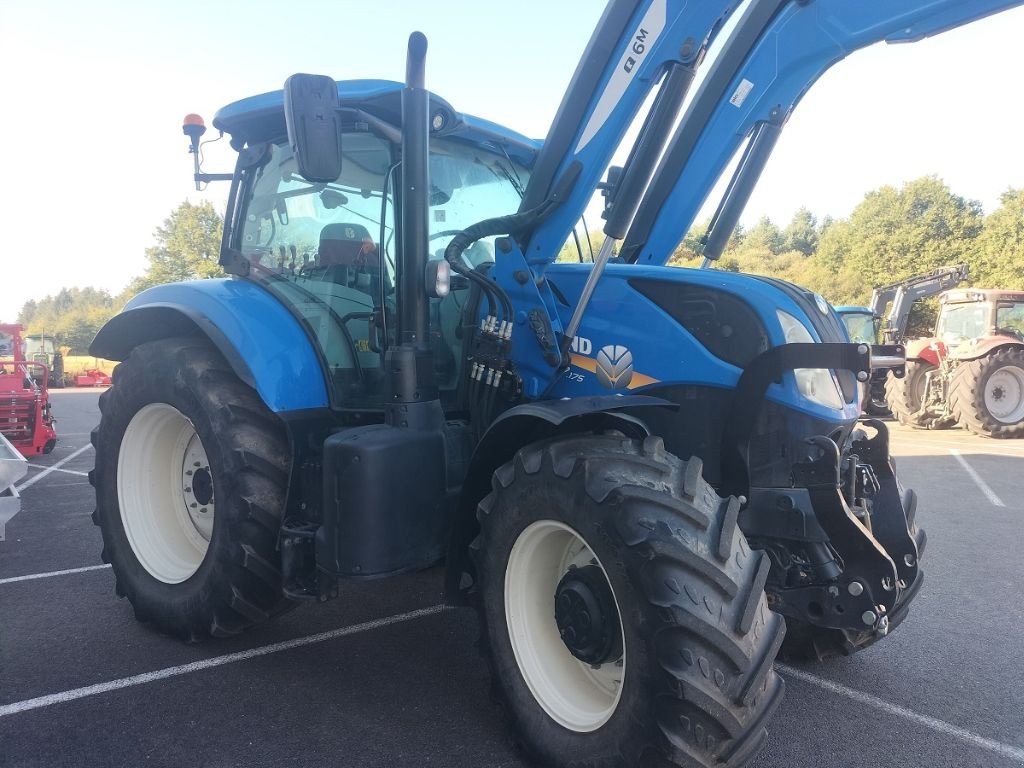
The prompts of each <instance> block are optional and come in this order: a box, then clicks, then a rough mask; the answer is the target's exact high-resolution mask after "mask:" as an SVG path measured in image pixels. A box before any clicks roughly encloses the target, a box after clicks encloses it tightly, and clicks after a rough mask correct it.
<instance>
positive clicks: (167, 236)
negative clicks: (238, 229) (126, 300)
mask: <svg viewBox="0 0 1024 768" xmlns="http://www.w3.org/2000/svg"><path fill="white" fill-rule="evenodd" d="M223 232H224V219H222V218H221V216H220V214H218V213H217V211H215V210H214V208H213V205H211V204H210V203H209V202H203V203H200V204H199V205H192V203H190V202H188V201H187V200H186V201H185V202H183V203H182V204H181V205H179V206H178V207H177V208H176V209H175V210H174V211H173V212H172V213H171V215H170V217H169V218H167V219H165V220H164V223H163V226H162V227H157V229H156V231H155V232H154V233H153V236H154V237H155V238H156V241H157V244H156V245H154V246H152V247H150V248H147V249H146V258H147V259H149V267H148V268H147V269H146V274H145V275H143V276H142V277H140V278H137V279H136V280H135V281H133V283H132V285H131V289H132V291H133V292H138V291H141V290H143V289H144V288H150V287H152V286H154V285H162V284H164V283H174V282H178V281H180V280H200V279H203V278H207V277H222V276H223V275H224V270H222V269H221V267H220V264H218V263H217V260H218V258H219V255H220V240H221V235H222V234H223Z"/></svg>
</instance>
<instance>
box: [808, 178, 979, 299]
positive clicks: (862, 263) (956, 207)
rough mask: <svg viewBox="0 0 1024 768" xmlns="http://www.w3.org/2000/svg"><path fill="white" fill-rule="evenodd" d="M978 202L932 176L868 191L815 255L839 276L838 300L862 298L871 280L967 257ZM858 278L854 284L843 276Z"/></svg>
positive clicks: (873, 282)
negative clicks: (896, 186) (954, 192)
mask: <svg viewBox="0 0 1024 768" xmlns="http://www.w3.org/2000/svg"><path fill="white" fill-rule="evenodd" d="M981 228H982V214H981V206H980V204H979V203H977V202H975V201H973V200H965V199H964V198H962V197H960V196H959V195H955V194H953V193H952V192H951V191H950V190H949V188H948V187H947V186H946V185H945V184H944V183H943V182H942V181H940V180H939V179H937V178H935V177H934V176H925V177H924V178H920V179H916V180H914V181H911V182H908V183H907V184H905V185H903V187H901V188H900V189H896V188H895V187H891V186H885V187H882V188H880V189H877V190H875V191H873V192H869V193H868V194H867V195H866V196H865V197H864V200H863V202H861V203H860V205H858V206H857V207H856V208H855V209H854V210H853V213H852V214H851V215H850V218H849V219H846V220H845V221H837V222H835V223H834V224H833V225H832V226H831V227H829V229H828V231H827V232H825V233H824V234H823V235H822V237H821V241H820V243H819V246H818V250H817V252H816V253H815V255H814V258H815V260H816V261H817V262H818V263H819V264H820V265H822V266H823V267H825V268H826V269H828V270H829V271H831V272H833V273H835V274H837V275H839V276H840V277H839V280H838V282H839V283H840V284H842V285H843V286H844V289H843V292H842V293H840V294H839V295H834V296H830V297H829V298H833V299H834V300H836V301H838V302H840V303H864V302H865V301H866V300H867V299H868V297H869V296H870V294H871V288H872V286H875V285H881V284H884V283H889V282H892V281H894V280H900V279H902V278H905V277H910V276H911V275H914V274H919V273H921V272H926V271H928V270H930V269H933V268H935V267H940V266H944V265H946V264H955V263H958V262H961V261H965V260H969V256H970V253H971V251H972V248H973V241H974V239H975V238H976V237H977V236H978V234H979V233H980V232H981ZM849 275H853V276H856V277H858V278H859V281H857V282H859V285H857V283H856V282H854V283H851V282H850V281H849V280H848V278H847V276H849Z"/></svg>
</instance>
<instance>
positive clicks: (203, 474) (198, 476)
mask: <svg viewBox="0 0 1024 768" xmlns="http://www.w3.org/2000/svg"><path fill="white" fill-rule="evenodd" d="M192 493H193V494H194V495H195V497H196V501H198V502H199V503H200V504H204V505H205V504H209V503H210V502H211V501H213V476H212V475H211V474H210V468H209V467H202V468H201V469H197V470H196V472H195V474H194V475H193V476H192Z"/></svg>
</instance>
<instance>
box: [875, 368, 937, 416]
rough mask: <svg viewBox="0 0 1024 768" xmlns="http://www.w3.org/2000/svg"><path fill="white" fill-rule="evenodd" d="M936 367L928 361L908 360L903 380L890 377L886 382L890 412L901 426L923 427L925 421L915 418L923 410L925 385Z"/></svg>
mask: <svg viewBox="0 0 1024 768" xmlns="http://www.w3.org/2000/svg"><path fill="white" fill-rule="evenodd" d="M935 369H936V366H935V365H933V364H932V363H929V362H928V361H926V360H907V365H906V373H905V374H904V376H903V378H902V379H898V378H896V377H895V376H892V375H890V376H889V377H888V378H887V379H886V381H885V399H886V402H888V404H889V410H890V411H892V415H893V417H894V418H895V419H896V421H898V422H899V423H900V424H904V425H911V426H918V427H920V426H923V425H924V421H923V420H922V419H921V418H920V417H915V415H914V414H916V413H917V412H918V411H919V410H921V402H922V400H923V399H924V394H925V383H926V380H927V378H926V377H927V376H928V373H929V371H934V370H935Z"/></svg>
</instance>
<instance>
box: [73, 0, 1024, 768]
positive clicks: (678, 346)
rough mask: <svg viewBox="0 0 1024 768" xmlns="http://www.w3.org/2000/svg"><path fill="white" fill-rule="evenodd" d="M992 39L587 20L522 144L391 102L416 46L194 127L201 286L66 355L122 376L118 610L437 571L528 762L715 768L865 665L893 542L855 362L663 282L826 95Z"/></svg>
mask: <svg viewBox="0 0 1024 768" xmlns="http://www.w3.org/2000/svg"><path fill="white" fill-rule="evenodd" d="M1012 4H1014V3H1010V2H1006V0H975V1H974V2H971V3H964V2H961V1H958V0H861V1H860V2H857V3H850V2H847V1H846V0H817V1H816V2H805V1H799V2H797V1H793V2H789V1H784V0H750V2H747V3H745V4H741V5H740V6H739V9H738V10H734V5H735V4H734V3H733V2H732V0H707V2H701V3H691V2H684V1H683V0H611V1H610V2H609V4H608V6H607V9H606V10H605V12H604V14H603V16H602V18H601V20H600V23H599V25H598V27H597V28H596V30H595V32H594V33H593V37H592V39H591V41H590V43H589V45H588V46H587V48H586V51H585V53H584V55H583V59H582V61H581V62H580V64H579V67H578V69H577V70H576V73H575V75H574V76H573V78H572V81H571V83H570V85H569V87H568V90H567V92H566V94H565V97H564V100H563V102H562V104H561V107H560V109H559V111H558V113H557V116H556V118H555V120H554V123H553V125H552V127H551V129H550V132H549V133H548V136H547V138H546V139H545V140H544V141H543V142H540V141H534V140H531V139H528V138H526V137H524V136H521V135H519V134H517V133H515V132H514V131H511V130H508V129H506V128H503V127H501V126H499V125H495V124H494V123H491V122H488V121H487V120H483V119H480V118H476V117H472V116H470V115H467V114H463V113H461V112H459V111H458V110H457V109H456V108H455V107H454V106H453V105H451V104H449V103H448V102H446V101H444V100H443V99H442V98H440V97H439V96H437V95H435V94H433V93H431V92H429V91H427V90H426V89H425V86H424V72H425V64H424V62H425V53H426V41H425V39H424V38H423V36H422V35H419V34H414V35H413V36H412V37H411V38H410V42H409V50H408V66H407V73H406V82H405V84H404V86H403V85H402V84H399V83H394V82H388V81H382V80H374V81H365V80H364V81H347V82H346V81H342V82H335V81H334V80H333V79H331V78H325V77H321V76H313V75H293V76H292V77H290V78H289V79H288V80H287V82H286V84H285V88H284V90H283V92H275V93H268V94H263V95H260V96H254V97H252V98H248V99H244V100H242V101H239V102H236V103H233V104H231V105H229V106H227V107H225V108H223V109H222V110H221V111H220V112H219V113H218V114H217V116H216V118H215V120H214V126H215V127H216V128H218V129H220V130H221V131H223V132H225V133H227V134H230V136H231V143H232V146H233V147H234V148H235V149H236V150H237V151H238V160H237V165H236V167H235V170H234V173H233V174H231V175H230V179H231V193H230V198H229V204H228V209H227V213H226V220H225V234H224V241H223V247H222V251H221V264H222V265H223V267H224V270H225V271H226V272H227V273H229V274H230V275H231V277H230V278H229V279H225V280H205V281H200V282H190V283H181V284H174V285H164V286H160V287H157V288H152V289H150V290H147V291H145V292H144V293H141V294H140V295H138V296H137V297H135V298H134V299H132V301H131V302H129V304H128V305H127V306H126V307H125V309H124V311H123V312H122V313H121V314H120V315H118V316H117V317H115V318H114V319H113V320H111V321H110V322H109V323H108V324H107V325H106V326H105V327H104V328H103V329H102V330H101V331H100V333H99V334H98V335H97V337H96V339H95V341H94V342H93V345H92V348H91V352H92V354H95V355H99V356H102V357H106V358H112V359H115V360H119V361H123V362H121V363H120V365H119V366H118V367H117V369H116V371H115V373H114V377H113V378H114V383H113V387H112V388H111V389H110V390H109V391H107V392H106V393H104V395H103V396H102V398H101V401H100V407H101V411H102V419H101V422H100V425H99V427H98V428H97V429H96V430H95V432H94V434H93V442H94V445H95V447H96V467H95V470H94V472H93V473H92V475H91V479H92V482H93V484H94V485H95V487H96V497H97V509H96V512H95V516H94V520H95V522H96V523H97V525H99V526H100V528H101V529H102V534H103V559H104V560H105V561H107V562H109V563H110V564H111V565H112V566H113V571H114V574H115V576H116V580H117V592H118V594H120V595H122V596H125V597H127V598H128V599H129V600H130V601H131V604H132V605H133V607H134V610H135V613H136V615H137V617H138V618H139V619H140V620H142V621H144V622H148V623H151V624H153V625H155V626H157V627H158V628H160V629H161V630H164V631H166V632H168V633H172V634H175V635H178V636H181V637H183V638H186V639H188V640H194V639H198V638H203V637H207V636H210V635H213V636H225V635H233V634H236V633H239V632H242V631H243V630H245V629H246V628H248V627H250V626H252V625H254V624H256V623H258V622H262V621H265V620H267V619H269V618H271V617H273V616H274V615H276V614H279V613H281V612H282V611H285V610H287V609H289V608H291V607H293V606H295V605H297V604H299V603H302V602H320V601H326V600H329V599H331V598H333V597H336V596H337V594H338V585H339V583H340V582H341V581H342V580H359V579H372V578H379V577H384V576H388V575H392V574H398V573H403V572H408V571H414V570H417V569H425V568H428V567H431V566H434V565H436V564H437V563H439V562H442V561H443V562H444V563H445V567H446V568H447V574H448V579H447V591H448V597H449V600H450V601H451V602H452V603H455V604H462V603H471V604H473V605H475V606H476V607H477V610H478V612H479V616H480V621H481V627H482V641H483V642H482V644H481V645H482V647H483V649H484V651H485V654H486V655H487V657H488V659H489V663H490V665H491V669H492V672H493V676H494V680H495V688H496V690H497V692H498V693H499V695H500V696H501V698H502V699H503V701H504V705H505V711H506V713H507V715H508V717H509V720H510V722H511V725H512V727H513V728H514V729H515V730H516V732H517V733H518V735H519V737H520V740H521V741H522V742H523V744H524V746H525V748H526V749H527V751H528V752H529V753H530V754H531V755H533V756H534V758H535V759H536V760H537V761H538V762H540V763H543V764H546V765H566V764H569V763H571V764H573V765H575V766H594V767H596V766H603V767H610V766H627V765H637V764H641V763H643V764H645V765H682V766H712V765H714V766H718V765H731V766H738V765H743V764H745V763H746V762H748V761H749V759H750V758H751V757H752V756H753V755H754V754H756V752H757V751H758V749H759V748H760V746H761V744H762V743H763V741H764V738H765V723H766V722H767V720H768V719H769V716H770V715H771V713H772V711H773V710H774V709H775V708H776V706H777V705H778V703H779V701H780V699H781V695H782V690H783V683H782V680H781V679H780V678H779V677H778V676H777V675H776V673H775V672H774V670H773V661H774V660H775V658H776V656H777V655H778V654H780V653H781V654H783V655H784V656H785V657H787V658H815V659H817V658H824V657H828V656H833V655H837V654H849V653H853V652H855V651H858V650H860V649H862V648H865V647H867V646H869V645H871V644H872V643H874V642H876V641H877V640H879V639H881V638H883V637H885V636H886V634H887V633H888V632H891V631H892V630H893V629H894V628H895V627H896V626H897V625H898V624H899V623H900V622H901V621H903V619H904V618H905V617H906V615H907V610H908V607H909V605H910V603H911V601H912V599H913V597H914V596H915V594H917V592H918V590H919V589H920V586H921V582H922V575H921V571H920V568H919V564H918V560H919V558H920V556H921V553H922V550H923V547H924V541H925V539H924V533H923V531H922V530H921V529H920V528H918V527H917V525H916V524H915V509H916V501H915V496H914V493H913V492H912V491H909V490H907V491H904V490H902V488H901V486H900V484H899V483H898V481H897V479H896V476H895V474H894V471H893V464H892V461H891V460H890V457H889V447H888V438H887V433H886V429H885V427H884V425H883V424H881V423H880V422H867V423H862V424H859V423H858V416H859V408H858V403H857V391H858V381H864V380H866V379H867V377H868V376H869V374H870V370H871V354H870V348H869V346H868V345H866V344H853V343H848V342H847V339H846V336H845V333H844V331H843V328H842V326H841V324H840V321H839V318H838V317H837V315H836V314H835V312H834V311H833V310H832V309H831V308H830V306H829V305H828V304H827V303H826V302H825V301H824V300H823V299H822V298H821V297H820V296H817V295H815V294H813V293H811V292H808V291H806V290H802V289H801V288H799V287H796V286H794V285H791V284H788V283H785V282H782V281H778V280H772V279H767V278H760V277H752V276H747V275H740V274H731V273H726V272H721V271H716V270H714V269H701V270H692V269H673V268H666V267H665V266H664V264H665V262H666V261H667V259H668V258H669V256H670V255H671V253H672V251H673V249H674V248H675V246H676V244H677V243H678V242H679V241H680V239H681V237H682V235H683V234H684V232H685V231H686V230H687V228H688V227H689V225H690V223H691V222H692V220H693V218H694V216H695V215H696V214H697V212H698V210H699V208H700V206H701V205H702V203H703V202H704V200H705V198H706V197H707V196H708V195H709V192H710V190H711V189H712V186H713V182H714V181H715V179H716V178H717V177H718V176H719V175H720V174H721V173H722V172H723V169H724V168H725V167H726V166H727V164H728V161H729V160H730V158H731V157H733V156H734V155H738V156H739V162H738V164H737V165H736V170H735V172H734V174H733V175H732V177H731V180H730V182H729V184H728V187H727V191H726V193H725V196H724V198H723V200H722V201H721V204H720V205H719V207H718V210H717V212H716V214H715V216H714V218H713V222H712V226H711V228H710V229H709V231H708V234H707V237H706V239H705V242H704V244H703V248H704V256H705V259H706V264H707V265H708V266H710V265H712V264H713V262H714V260H715V259H716V258H717V257H718V255H719V254H720V253H721V250H722V246H723V244H724V243H725V241H726V240H727V238H728V236H729V234H730V232H731V231H732V229H733V227H734V225H735V223H736V221H737V219H738V216H739V214H740V211H741V209H742V207H743V205H744V203H745V202H746V200H747V198H748V196H749V194H750V191H751V189H752V187H753V184H754V183H755V181H756V179H757V177H758V175H759V174H760V171H761V169H762V168H763V167H764V164H765V162H766V161H767V159H768V156H769V154H770V153H771V150H772V148H773V146H774V145H775V142H776V141H777V139H778V137H779V135H780V132H781V130H782V128H783V126H784V125H785V122H786V119H787V117H788V116H789V114H790V112H791V111H792V109H793V108H794V106H795V105H796V103H797V102H798V100H799V99H800V97H801V96H802V94H803V93H804V92H805V91H806V89H807V88H808V87H810V85H811V84H813V82H814V81H815V80H816V79H817V78H818V77H819V75H820V74H821V73H822V72H824V71H825V70H826V69H827V68H828V67H829V66H830V65H831V64H833V63H834V62H836V61H838V60H839V59H841V58H843V57H844V56H846V55H847V54H848V53H849V52H850V51H852V50H855V49H857V48H860V47H863V46H865V45H868V44H871V43H874V42H876V41H880V40H886V41H890V42H901V41H912V40H916V39H919V38H922V37H925V36H928V35H930V34H934V33H936V32H939V31H941V30H944V29H947V28H949V27H953V26H956V25H959V24H962V23H966V22H967V21H970V20H972V19H974V18H978V17H980V16H984V15H986V14H989V13H993V12H995V11H997V10H1000V9H1002V8H1003V7H1005V6H1009V5H1012ZM719 37H721V38H722V39H721V40H718V39H717V38H719ZM713 43H716V45H715V50H716V52H717V55H714V56H709V55H708V54H709V48H710V47H711V46H712V44H713ZM706 58H707V59H709V61H708V63H707V64H705V59H706ZM702 65H704V66H702ZM694 83H697V85H695V87H694V88H693V89H692V91H693V92H692V93H688V91H689V87H690V86H691V84H694ZM651 94H653V98H652V99H650V100H649V101H648V100H647V97H648V96H649V95H651ZM645 105H649V106H645ZM641 112H643V114H640V116H639V120H640V125H641V129H640V131H639V134H638V137H637V139H636V141H635V143H634V144H633V145H632V148H631V150H630V152H629V156H628V159H627V160H626V162H625V163H624V164H623V166H622V167H621V168H620V167H609V165H610V162H611V159H612V155H613V152H614V151H615V149H616V147H617V146H618V144H619V143H620V142H621V141H622V139H623V137H624V135H625V134H626V131H627V128H628V126H629V125H630V124H631V122H632V121H633V120H634V117H637V116H638V114H639V113H641ZM200 130H201V125H200V124H199V123H198V122H197V121H196V120H195V119H194V118H193V119H191V120H190V121H188V122H187V124H186V133H191V135H193V137H194V138H193V142H194V143H195V141H196V139H197V138H198V135H199V133H200ZM210 178H212V177H211V176H208V175H205V174H201V173H199V174H197V180H199V181H201V180H209V179H210ZM595 190H600V191H601V192H602V193H603V195H604V203H603V205H604V219H605V223H604V227H603V230H604V240H603V244H602V245H601V247H600V248H599V249H598V253H597V254H596V255H593V254H592V253H591V251H590V250H589V248H588V243H589V236H588V235H587V234H586V233H585V232H584V231H583V230H582V229H581V227H580V226H579V225H578V222H579V221H580V218H581V214H582V213H583V211H584V209H585V208H586V207H587V205H588V203H589V201H590V200H591V198H592V196H593V195H594V193H595Z"/></svg>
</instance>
